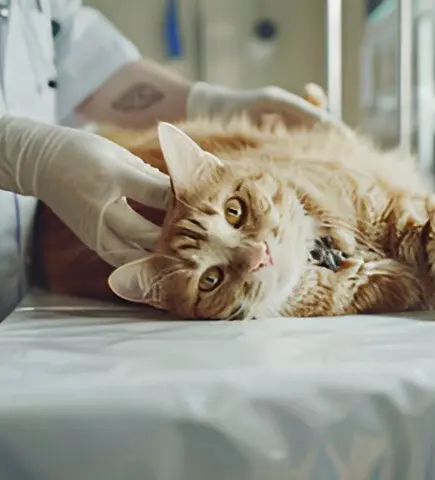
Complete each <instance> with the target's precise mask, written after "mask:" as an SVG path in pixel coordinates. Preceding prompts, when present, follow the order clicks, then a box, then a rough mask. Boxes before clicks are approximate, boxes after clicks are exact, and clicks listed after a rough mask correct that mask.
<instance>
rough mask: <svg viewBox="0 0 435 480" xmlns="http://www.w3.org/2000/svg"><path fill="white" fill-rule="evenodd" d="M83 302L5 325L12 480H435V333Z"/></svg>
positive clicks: (1, 383)
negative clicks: (199, 317) (182, 314)
mask: <svg viewBox="0 0 435 480" xmlns="http://www.w3.org/2000/svg"><path fill="white" fill-rule="evenodd" d="M32 303H34V302H32ZM53 303H54V302H53ZM53 303H52V304H53ZM67 303H68V302H67ZM60 304H61V302H59V303H58V305H60ZM77 305H78V304H77V303H76V307H75V309H73V310H72V311H70V312H65V311H63V312H62V311H61V310H59V311H56V310H54V311H52V312H47V311H42V312H32V311H27V312H26V311H22V312H20V311H17V312H15V313H14V314H13V315H12V316H11V317H9V318H8V319H7V320H6V321H5V322H3V323H2V324H0V478H1V479H2V480H18V479H20V480H21V479H23V480H24V479H32V480H59V479H62V480H70V479H71V480H77V479H86V480H87V479H90V480H124V479H146V480H223V479H225V480H242V479H243V480H284V479H285V480H287V479H295V480H314V479H315V480H380V479H384V480H426V479H433V478H435V462H434V454H433V452H434V442H435V433H434V432H435V349H434V344H435V324H433V323H432V322H422V321H416V320H408V319H406V318H399V317H398V316H395V317H391V318H388V317H379V316H372V317H370V316H348V317H338V318H314V319H270V320H258V321H252V322H180V321H171V322H163V321H161V319H160V321H158V318H159V317H158V316H156V312H153V311H150V310H143V311H142V313H141V314H139V313H136V314H135V313H134V311H133V310H131V311H130V313H128V312H127V311H124V312H122V311H119V310H118V311H117V309H116V308H113V307H112V308H109V309H108V310H106V311H105V310H104V309H102V310H100V311H99V312H98V310H91V311H87V312H86V311H80V310H79V308H77ZM87 305H90V303H87ZM95 308H97V307H95ZM410 316H411V317H417V318H418V314H417V313H412V314H410ZM434 317H435V314H434V313H433V312H432V313H429V314H428V315H426V318H434ZM160 318H161V317H160Z"/></svg>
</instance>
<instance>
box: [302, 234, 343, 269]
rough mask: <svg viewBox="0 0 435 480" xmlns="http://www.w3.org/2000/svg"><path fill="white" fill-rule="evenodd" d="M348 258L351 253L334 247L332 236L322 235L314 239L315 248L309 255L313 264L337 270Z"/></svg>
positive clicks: (309, 259)
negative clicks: (348, 253)
mask: <svg viewBox="0 0 435 480" xmlns="http://www.w3.org/2000/svg"><path fill="white" fill-rule="evenodd" d="M347 258H349V255H347V254H346V253H345V252H342V251H341V250H337V249H336V248H334V245H333V242H332V239H331V237H328V236H322V237H320V238H317V239H316V240H315V241H314V248H313V249H312V250H311V252H310V254H309V256H308V261H309V263H311V264H312V265H316V266H318V267H323V268H327V269H328V270H332V271H333V272H336V271H337V270H338V269H339V267H340V265H341V264H342V263H343V261H344V260H346V259H347Z"/></svg>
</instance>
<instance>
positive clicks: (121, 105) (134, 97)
mask: <svg viewBox="0 0 435 480" xmlns="http://www.w3.org/2000/svg"><path fill="white" fill-rule="evenodd" d="M163 98H164V95H163V93H162V92H161V91H160V90H158V89H157V88H156V87H154V86H153V85H151V84H149V83H145V82H142V83H137V84H136V85H133V86H131V87H130V88H129V89H128V90H127V91H125V92H123V93H121V95H119V97H117V98H115V100H114V101H113V102H112V108H113V109H114V110H118V111H120V112H124V113H126V112H134V111H138V110H146V109H147V108H150V107H152V106H153V105H155V104H156V103H158V102H160V101H161V100H163Z"/></svg>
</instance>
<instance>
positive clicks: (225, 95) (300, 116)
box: [187, 82, 334, 125]
mask: <svg viewBox="0 0 435 480" xmlns="http://www.w3.org/2000/svg"><path fill="white" fill-rule="evenodd" d="M243 112H248V113H249V115H250V116H251V117H253V118H254V119H256V120H258V119H260V117H261V116H262V115H264V114H277V115H280V116H281V117H282V118H283V119H284V120H285V121H286V122H287V123H289V124H303V125H312V124H314V123H315V122H331V123H334V119H333V117H331V115H330V114H329V113H328V111H327V110H325V109H322V108H319V107H316V106H314V105H313V104H311V103H310V102H308V101H307V100H305V99H304V98H302V97H300V96H298V95H295V94H293V93H290V92H288V91H286V90H283V89H282V88H279V87H265V88H259V89H253V90H234V89H231V88H226V87H221V86H219V85H213V84H209V83H205V82H198V83H195V84H194V85H193V87H192V89H191V92H190V95H189V99H188V104H187V115H188V117H189V118H192V119H193V118H197V117H215V116H219V117H221V118H224V119H229V118H231V117H232V116H233V115H236V114H240V113H243Z"/></svg>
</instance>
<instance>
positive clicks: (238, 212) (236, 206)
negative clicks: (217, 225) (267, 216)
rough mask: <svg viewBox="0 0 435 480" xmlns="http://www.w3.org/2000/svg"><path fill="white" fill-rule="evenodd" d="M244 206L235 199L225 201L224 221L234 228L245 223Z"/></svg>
mask: <svg viewBox="0 0 435 480" xmlns="http://www.w3.org/2000/svg"><path fill="white" fill-rule="evenodd" d="M245 214H246V208H245V204H244V203H243V202H242V201H241V200H240V199H239V198H236V197H232V198H230V199H228V200H227V202H226V204H225V220H226V221H227V222H228V223H229V224H230V225H232V226H233V227H234V228H239V227H241V226H242V224H243V222H244V221H245V216H246V215H245Z"/></svg>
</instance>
